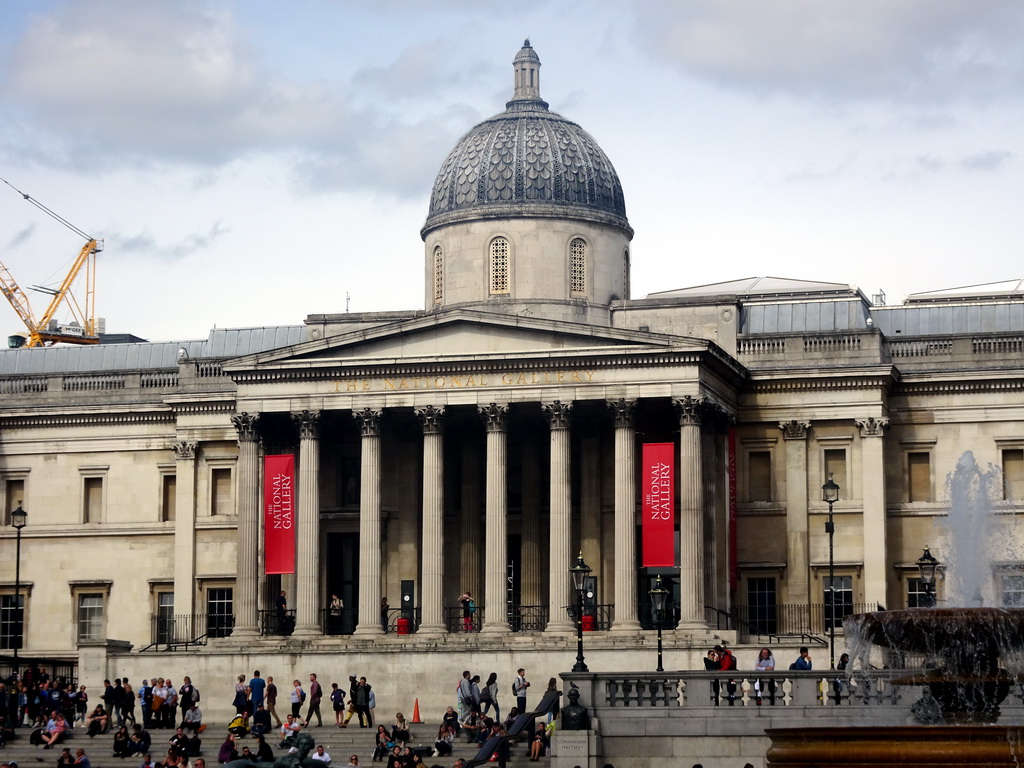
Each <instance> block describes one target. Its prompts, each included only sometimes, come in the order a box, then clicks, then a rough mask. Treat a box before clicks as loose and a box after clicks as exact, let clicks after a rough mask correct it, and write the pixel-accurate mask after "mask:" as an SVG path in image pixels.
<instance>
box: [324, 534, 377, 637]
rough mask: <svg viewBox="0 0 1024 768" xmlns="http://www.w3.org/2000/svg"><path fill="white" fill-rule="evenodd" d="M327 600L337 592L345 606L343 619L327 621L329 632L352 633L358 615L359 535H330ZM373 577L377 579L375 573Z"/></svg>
mask: <svg viewBox="0 0 1024 768" xmlns="http://www.w3.org/2000/svg"><path fill="white" fill-rule="evenodd" d="M325 559H326V560H327V599H328V600H329V599H330V596H331V595H332V594H337V595H338V597H340V598H341V602H342V603H344V605H345V607H344V609H342V612H341V621H340V622H338V621H335V622H332V621H330V620H328V622H327V634H329V635H351V634H352V633H353V632H355V631H356V619H357V617H358V616H359V534H358V533H330V534H328V535H327V557H326V558H325ZM373 578H377V577H376V575H374V576H373Z"/></svg>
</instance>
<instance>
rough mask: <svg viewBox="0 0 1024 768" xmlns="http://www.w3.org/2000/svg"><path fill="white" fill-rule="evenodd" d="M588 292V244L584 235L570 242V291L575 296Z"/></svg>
mask: <svg viewBox="0 0 1024 768" xmlns="http://www.w3.org/2000/svg"><path fill="white" fill-rule="evenodd" d="M586 292H587V244H586V243H585V242H584V241H583V238H582V237H577V238H574V239H573V240H572V242H570V243H569V293H571V294H572V295H574V296H580V295H584V294H586Z"/></svg>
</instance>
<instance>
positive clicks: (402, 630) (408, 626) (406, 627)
mask: <svg viewBox="0 0 1024 768" xmlns="http://www.w3.org/2000/svg"><path fill="white" fill-rule="evenodd" d="M395 626H396V627H397V629H398V634H400V635H408V634H409V633H410V632H412V621H411V620H410V619H407V618H406V617H405V616H399V617H398V621H396V622H395Z"/></svg>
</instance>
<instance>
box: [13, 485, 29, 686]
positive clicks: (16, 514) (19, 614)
mask: <svg viewBox="0 0 1024 768" xmlns="http://www.w3.org/2000/svg"><path fill="white" fill-rule="evenodd" d="M27 522H28V512H26V511H25V510H24V509H22V508H21V504H19V505H18V508H17V509H16V510H14V511H13V512H11V525H13V526H14V530H16V531H17V532H18V543H17V545H16V546H15V550H14V552H15V555H14V628H15V632H16V634H15V637H14V675H15V678H16V679H17V678H19V677H20V675H19V674H18V650H19V649H20V648H21V643H22V638H23V635H24V633H25V627H24V621H23V619H24V611H22V609H21V529H22V528H24V527H25V524H26V523H27Z"/></svg>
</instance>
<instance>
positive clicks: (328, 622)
mask: <svg viewBox="0 0 1024 768" xmlns="http://www.w3.org/2000/svg"><path fill="white" fill-rule="evenodd" d="M357 623H358V615H357V613H356V609H355V608H341V609H340V610H339V609H335V610H334V612H332V611H331V609H330V608H322V609H320V631H321V632H323V633H324V634H325V635H351V634H353V633H354V632H355V631H356V624H357Z"/></svg>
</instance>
